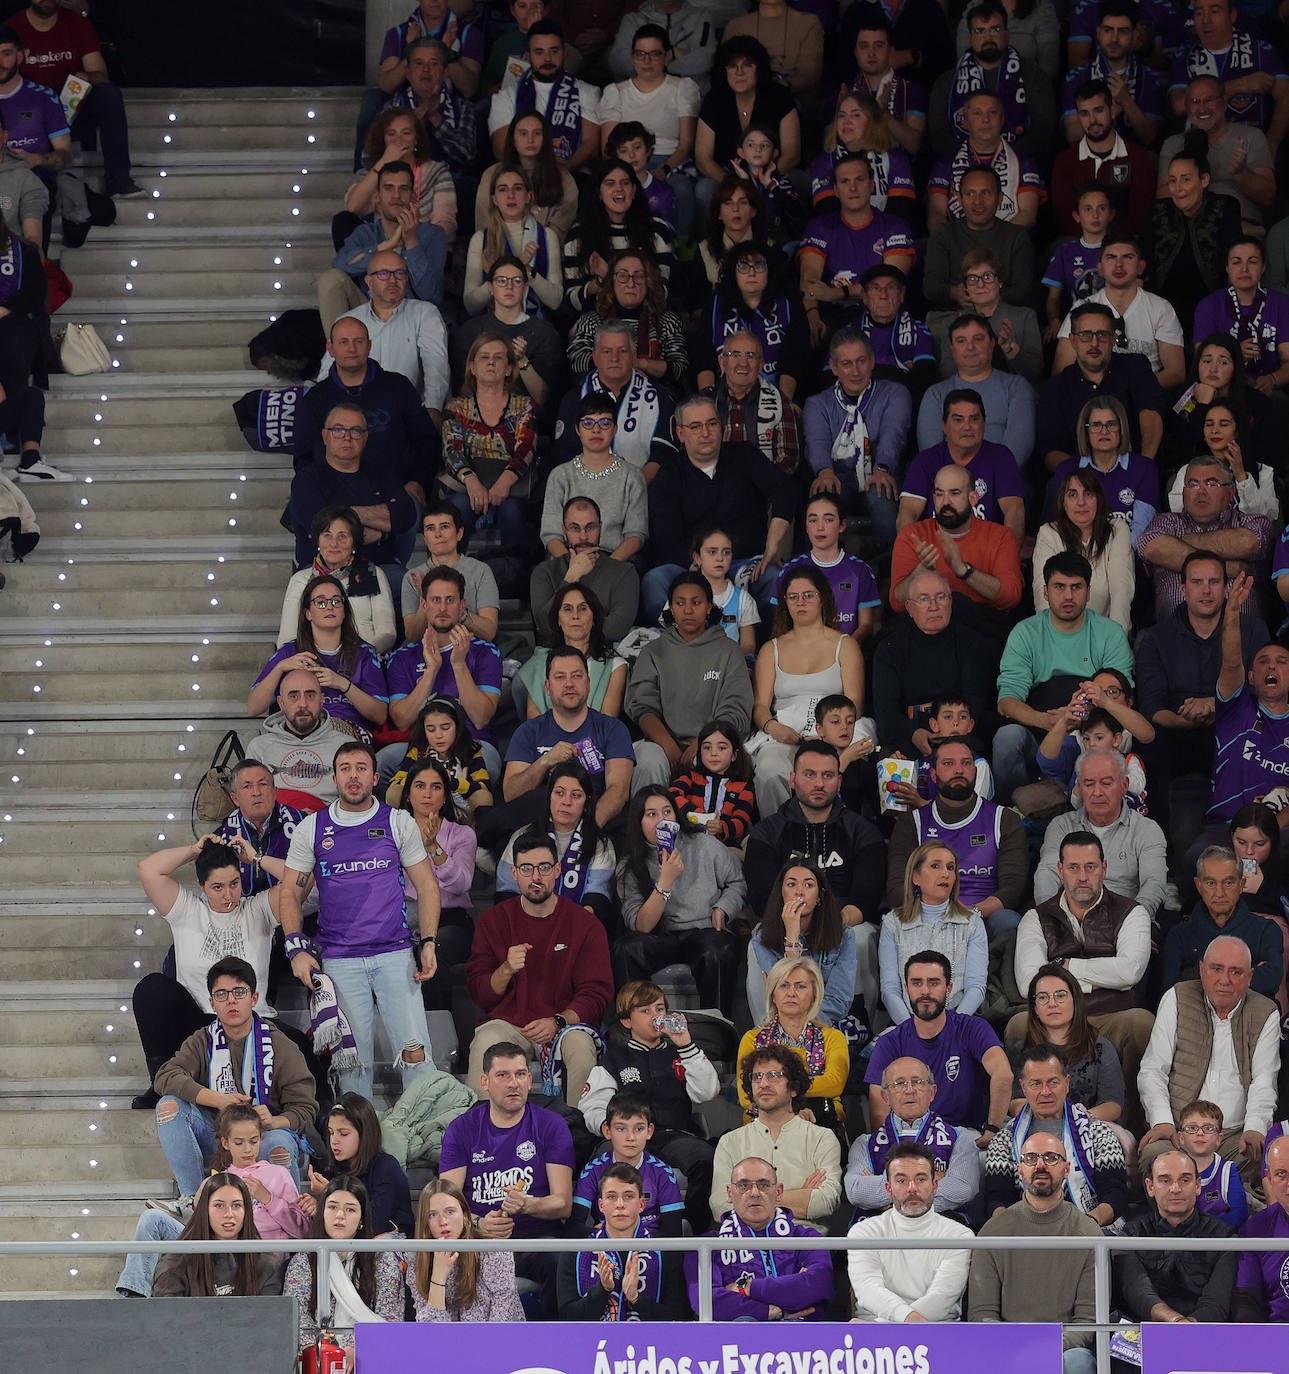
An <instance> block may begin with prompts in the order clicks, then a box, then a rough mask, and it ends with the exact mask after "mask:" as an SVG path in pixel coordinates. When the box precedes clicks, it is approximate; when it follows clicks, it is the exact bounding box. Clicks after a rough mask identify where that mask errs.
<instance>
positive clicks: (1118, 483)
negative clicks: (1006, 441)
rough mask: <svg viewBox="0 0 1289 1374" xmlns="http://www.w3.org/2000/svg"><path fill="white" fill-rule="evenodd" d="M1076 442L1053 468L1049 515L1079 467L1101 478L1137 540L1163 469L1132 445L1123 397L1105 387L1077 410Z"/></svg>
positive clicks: (1155, 503)
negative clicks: (1069, 476)
mask: <svg viewBox="0 0 1289 1374" xmlns="http://www.w3.org/2000/svg"><path fill="white" fill-rule="evenodd" d="M1082 308H1083V307H1081V306H1080V307H1076V309H1082ZM1074 442H1075V444H1076V445H1077V451H1076V452H1075V453H1074V454H1072V455H1071V456H1070V457H1069V458H1066V459H1065V460H1064V461H1063V462H1061V463H1060V464H1059V465H1058V466H1057V467H1056V468H1055V470H1054V471H1053V473H1052V480H1051V482H1050V483H1049V484H1048V488H1047V490H1048V510H1049V514H1050V513H1051V509H1052V502H1053V497H1054V493H1055V491H1056V489H1057V488H1058V487H1059V486H1060V484H1061V482H1062V481H1063V480H1064V478H1065V477H1066V475H1067V474H1068V473H1071V472H1073V471H1075V470H1076V469H1080V468H1081V469H1082V470H1083V471H1084V472H1093V473H1095V474H1096V475H1097V477H1098V478H1099V479H1100V480H1101V484H1102V486H1103V487H1104V488H1105V494H1106V500H1107V501H1108V502H1109V503H1110V514H1111V515H1113V516H1114V517H1115V518H1116V519H1119V520H1126V521H1127V523H1128V532H1129V534H1131V535H1132V537H1133V538H1134V539H1136V538H1137V536H1138V535H1139V534H1140V533H1141V532H1142V530H1144V529H1145V528H1146V526H1147V525H1148V524H1150V522H1151V521H1152V520H1153V519H1154V518H1155V512H1156V511H1157V510H1159V508H1160V503H1159V469H1158V468H1157V467H1156V466H1155V460H1154V459H1153V458H1147V457H1146V455H1145V454H1144V453H1139V452H1137V450H1135V449H1134V448H1132V447H1131V444H1132V429H1131V427H1130V425H1129V423H1128V412H1127V411H1126V410H1125V409H1124V406H1123V402H1122V401H1121V400H1119V398H1118V397H1117V396H1110V395H1107V394H1105V393H1104V392H1103V393H1102V394H1101V395H1099V396H1093V397H1092V399H1091V400H1090V401H1088V402H1087V403H1086V404H1085V405H1084V407H1083V409H1082V410H1081V411H1080V412H1079V418H1078V421H1077V422H1076V424H1075V428H1074Z"/></svg>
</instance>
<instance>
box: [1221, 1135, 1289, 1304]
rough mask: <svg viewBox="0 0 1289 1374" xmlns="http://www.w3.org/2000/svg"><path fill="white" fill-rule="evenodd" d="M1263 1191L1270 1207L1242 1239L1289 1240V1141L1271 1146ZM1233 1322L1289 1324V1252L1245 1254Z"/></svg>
mask: <svg viewBox="0 0 1289 1374" xmlns="http://www.w3.org/2000/svg"><path fill="white" fill-rule="evenodd" d="M1262 1188H1263V1195H1264V1196H1265V1198H1266V1200H1267V1205H1266V1207H1265V1208H1263V1210H1262V1211H1261V1212H1257V1213H1255V1214H1254V1215H1253V1216H1251V1217H1250V1218H1249V1219H1248V1220H1247V1221H1246V1222H1245V1223H1244V1225H1243V1226H1241V1227H1240V1234H1241V1235H1242V1236H1249V1237H1251V1238H1252V1237H1256V1238H1257V1239H1259V1240H1262V1239H1264V1238H1266V1237H1269V1236H1289V1138H1285V1137H1280V1138H1278V1139H1276V1140H1273V1141H1272V1142H1271V1144H1270V1145H1268V1146H1267V1150H1266V1157H1265V1159H1264V1160H1263V1164H1262ZM1231 1320H1232V1321H1237V1322H1265V1321H1274V1322H1285V1321H1289V1252H1286V1251H1284V1250H1262V1251H1258V1252H1256V1253H1255V1252H1253V1251H1251V1250H1250V1251H1245V1253H1244V1254H1242V1255H1241V1256H1240V1258H1239V1261H1238V1262H1237V1264H1236V1270H1235V1293H1234V1294H1233V1296H1232V1299H1231Z"/></svg>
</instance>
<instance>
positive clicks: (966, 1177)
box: [845, 1056, 980, 1315]
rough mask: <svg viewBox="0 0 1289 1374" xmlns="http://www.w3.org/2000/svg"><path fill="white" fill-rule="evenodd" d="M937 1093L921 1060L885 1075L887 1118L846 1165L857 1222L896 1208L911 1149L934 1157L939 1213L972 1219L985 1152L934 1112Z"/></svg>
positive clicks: (858, 1141) (858, 1143)
mask: <svg viewBox="0 0 1289 1374" xmlns="http://www.w3.org/2000/svg"><path fill="white" fill-rule="evenodd" d="M935 1094H936V1082H935V1075H934V1074H933V1073H932V1072H931V1070H930V1069H929V1068H928V1067H927V1066H926V1065H925V1064H924V1063H923V1062H922V1061H921V1060H920V1059H915V1058H913V1057H912V1056H906V1057H905V1058H903V1059H892V1060H891V1062H890V1063H889V1064H887V1065H886V1067H885V1068H884V1069H883V1070H882V1085H881V1095H882V1103H883V1105H884V1106H885V1107H886V1108H887V1113H886V1117H885V1119H884V1120H883V1121H882V1124H881V1125H880V1126H875V1127H874V1129H873V1131H872V1132H871V1134H869V1135H861V1136H857V1137H856V1138H855V1142H854V1144H853V1145H851V1147H850V1158H849V1161H848V1162H847V1165H846V1178H845V1185H846V1196H847V1197H848V1198H849V1199H850V1201H851V1202H853V1203H854V1204H855V1215H856V1216H857V1217H861V1216H870V1217H872V1216H876V1215H877V1214H878V1213H879V1212H881V1211H883V1210H884V1209H885V1208H887V1207H889V1206H890V1205H891V1202H892V1197H893V1195H892V1193H891V1187H890V1184H891V1173H890V1170H891V1165H892V1163H893V1162H894V1158H895V1155H896V1152H897V1151H900V1150H903V1149H906V1148H907V1147H909V1146H913V1147H915V1148H917V1149H919V1150H925V1151H926V1153H927V1155H928V1156H930V1158H929V1159H928V1160H927V1163H928V1165H929V1166H930V1169H931V1175H932V1178H933V1179H934V1182H935V1187H934V1188H933V1189H932V1196H933V1199H934V1202H933V1206H934V1210H935V1211H937V1212H956V1213H963V1214H966V1213H967V1212H968V1210H969V1209H970V1207H971V1205H972V1203H973V1202H974V1201H975V1200H976V1197H977V1196H978V1195H979V1193H980V1151H979V1150H977V1149H976V1142H975V1141H974V1140H972V1138H971V1137H970V1136H969V1135H968V1134H966V1133H965V1132H964V1131H960V1130H959V1129H958V1128H957V1127H956V1126H952V1125H950V1124H949V1122H947V1121H946V1120H945V1119H944V1118H943V1117H942V1116H940V1115H939V1114H938V1113H937V1112H936V1111H935V1110H934V1109H933V1102H934V1099H935ZM919 1215H920V1213H919ZM852 1234H853V1232H852ZM963 1265H964V1268H965V1265H966V1257H965V1256H964V1257H963ZM924 1315H925V1314H924Z"/></svg>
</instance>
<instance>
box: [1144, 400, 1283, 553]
mask: <svg viewBox="0 0 1289 1374" xmlns="http://www.w3.org/2000/svg"><path fill="white" fill-rule="evenodd" d="M1201 432H1202V434H1203V436H1204V447H1205V448H1206V449H1207V450H1208V451H1209V453H1210V454H1212V456H1213V457H1214V458H1216V459H1217V460H1218V461H1219V462H1221V463H1222V464H1223V465H1224V466H1225V467H1226V468H1228V469H1229V470H1230V475H1231V477H1232V479H1233V480H1234V482H1235V494H1236V496H1237V497H1238V499H1239V503H1240V510H1241V511H1242V512H1243V513H1244V514H1245V515H1265V516H1266V518H1267V519H1268V520H1270V521H1271V522H1272V524H1274V525H1275V527H1276V528H1277V529H1279V528H1280V525H1281V523H1282V522H1281V519H1280V501H1279V498H1278V497H1277V496H1276V484H1275V472H1274V471H1273V470H1272V467H1271V464H1270V463H1260V462H1259V461H1258V460H1257V458H1256V457H1255V456H1254V455H1255V453H1256V449H1255V447H1254V443H1253V439H1252V438H1251V436H1250V434H1249V427H1248V425H1247V424H1245V422H1244V420H1243V419H1242V418H1241V416H1240V413H1239V411H1238V410H1236V408H1235V407H1234V406H1233V405H1232V404H1231V403H1230V402H1229V401H1211V402H1210V403H1209V406H1208V409H1207V410H1206V411H1205V412H1204V419H1203V422H1202V430H1201ZM1196 456H1197V457H1202V456H1203V455H1202V453H1201V452H1198V451H1197V454H1196ZM1192 461H1193V460H1192ZM1189 466H1190V465H1189V464H1187V465H1186V466H1184V467H1183V468H1182V469H1181V470H1180V471H1179V472H1178V474H1177V476H1176V477H1174V478H1173V484H1172V486H1171V487H1170V488H1169V490H1168V506H1169V509H1170V510H1181V508H1182V493H1183V492H1184V491H1185V489H1186V482H1187V468H1188V467H1189ZM1191 480H1196V481H1198V480H1202V479H1199V478H1194V479H1191Z"/></svg>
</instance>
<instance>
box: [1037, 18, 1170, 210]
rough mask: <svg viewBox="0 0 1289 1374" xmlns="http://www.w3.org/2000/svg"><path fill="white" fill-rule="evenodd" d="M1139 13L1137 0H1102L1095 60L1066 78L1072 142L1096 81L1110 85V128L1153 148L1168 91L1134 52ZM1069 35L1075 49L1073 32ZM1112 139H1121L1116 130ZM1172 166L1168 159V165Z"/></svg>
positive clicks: (1066, 118) (1065, 111) (1065, 113)
mask: <svg viewBox="0 0 1289 1374" xmlns="http://www.w3.org/2000/svg"><path fill="white" fill-rule="evenodd" d="M1081 8H1082V7H1081V6H1080V9H1081ZM1138 17H1139V10H1138V7H1137V4H1136V0H1103V3H1102V4H1101V5H1100V6H1099V7H1098V9H1097V24H1096V35H1095V36H1096V50H1095V52H1093V53H1092V60H1091V61H1090V62H1088V63H1087V65H1086V66H1080V67H1074V68H1073V69H1072V70H1071V71H1069V72H1068V73H1067V75H1066V77H1065V87H1064V98H1063V100H1062V105H1063V107H1064V108H1063V110H1062V114H1063V117H1064V121H1065V137H1066V140H1067V141H1068V142H1070V143H1077V142H1078V141H1079V135H1080V128H1081V125H1082V120H1081V119H1080V118H1079V116H1078V115H1077V114H1076V112H1075V111H1076V106H1077V104H1078V100H1079V96H1080V94H1081V92H1082V91H1083V90H1084V88H1085V87H1087V86H1090V85H1092V84H1093V83H1095V84H1097V85H1099V86H1104V87H1105V107H1106V114H1107V116H1108V120H1107V123H1108V126H1109V128H1110V129H1111V130H1114V131H1117V132H1118V133H1121V134H1123V135H1124V137H1125V138H1130V139H1132V140H1133V142H1134V143H1136V144H1137V145H1138V146H1139V147H1140V148H1141V149H1142V150H1143V151H1144V150H1145V149H1146V148H1150V147H1153V146H1154V142H1155V135H1156V134H1157V133H1158V132H1159V121H1160V118H1161V117H1162V115H1163V113H1164V93H1163V91H1162V90H1161V89H1160V85H1159V77H1158V76H1156V74H1155V73H1154V72H1153V71H1152V70H1151V69H1150V67H1149V65H1148V64H1147V63H1146V62H1144V61H1142V60H1141V59H1139V58H1138V57H1137V56H1136V55H1135V54H1134V53H1133V50H1132V48H1133V42H1134V40H1135V37H1136V32H1137V21H1138ZM1070 37H1071V47H1073V46H1075V40H1074V35H1073V33H1071V35H1070ZM1078 46H1079V47H1082V46H1083V44H1081V43H1079V44H1078ZM1110 142H1111V144H1114V143H1115V142H1116V140H1115V138H1114V135H1113V133H1112V135H1111V139H1110ZM1179 142H1180V140H1179ZM1125 152H1126V148H1116V149H1115V151H1114V154H1113V156H1116V157H1118V156H1122V155H1123V154H1124V153H1125ZM1167 165H1168V164H1167V162H1165V163H1164V166H1165V167H1166V166H1167ZM1080 184H1081V179H1080V180H1079V181H1075V182H1074V185H1075V186H1078V185H1080ZM1053 190H1055V187H1053Z"/></svg>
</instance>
